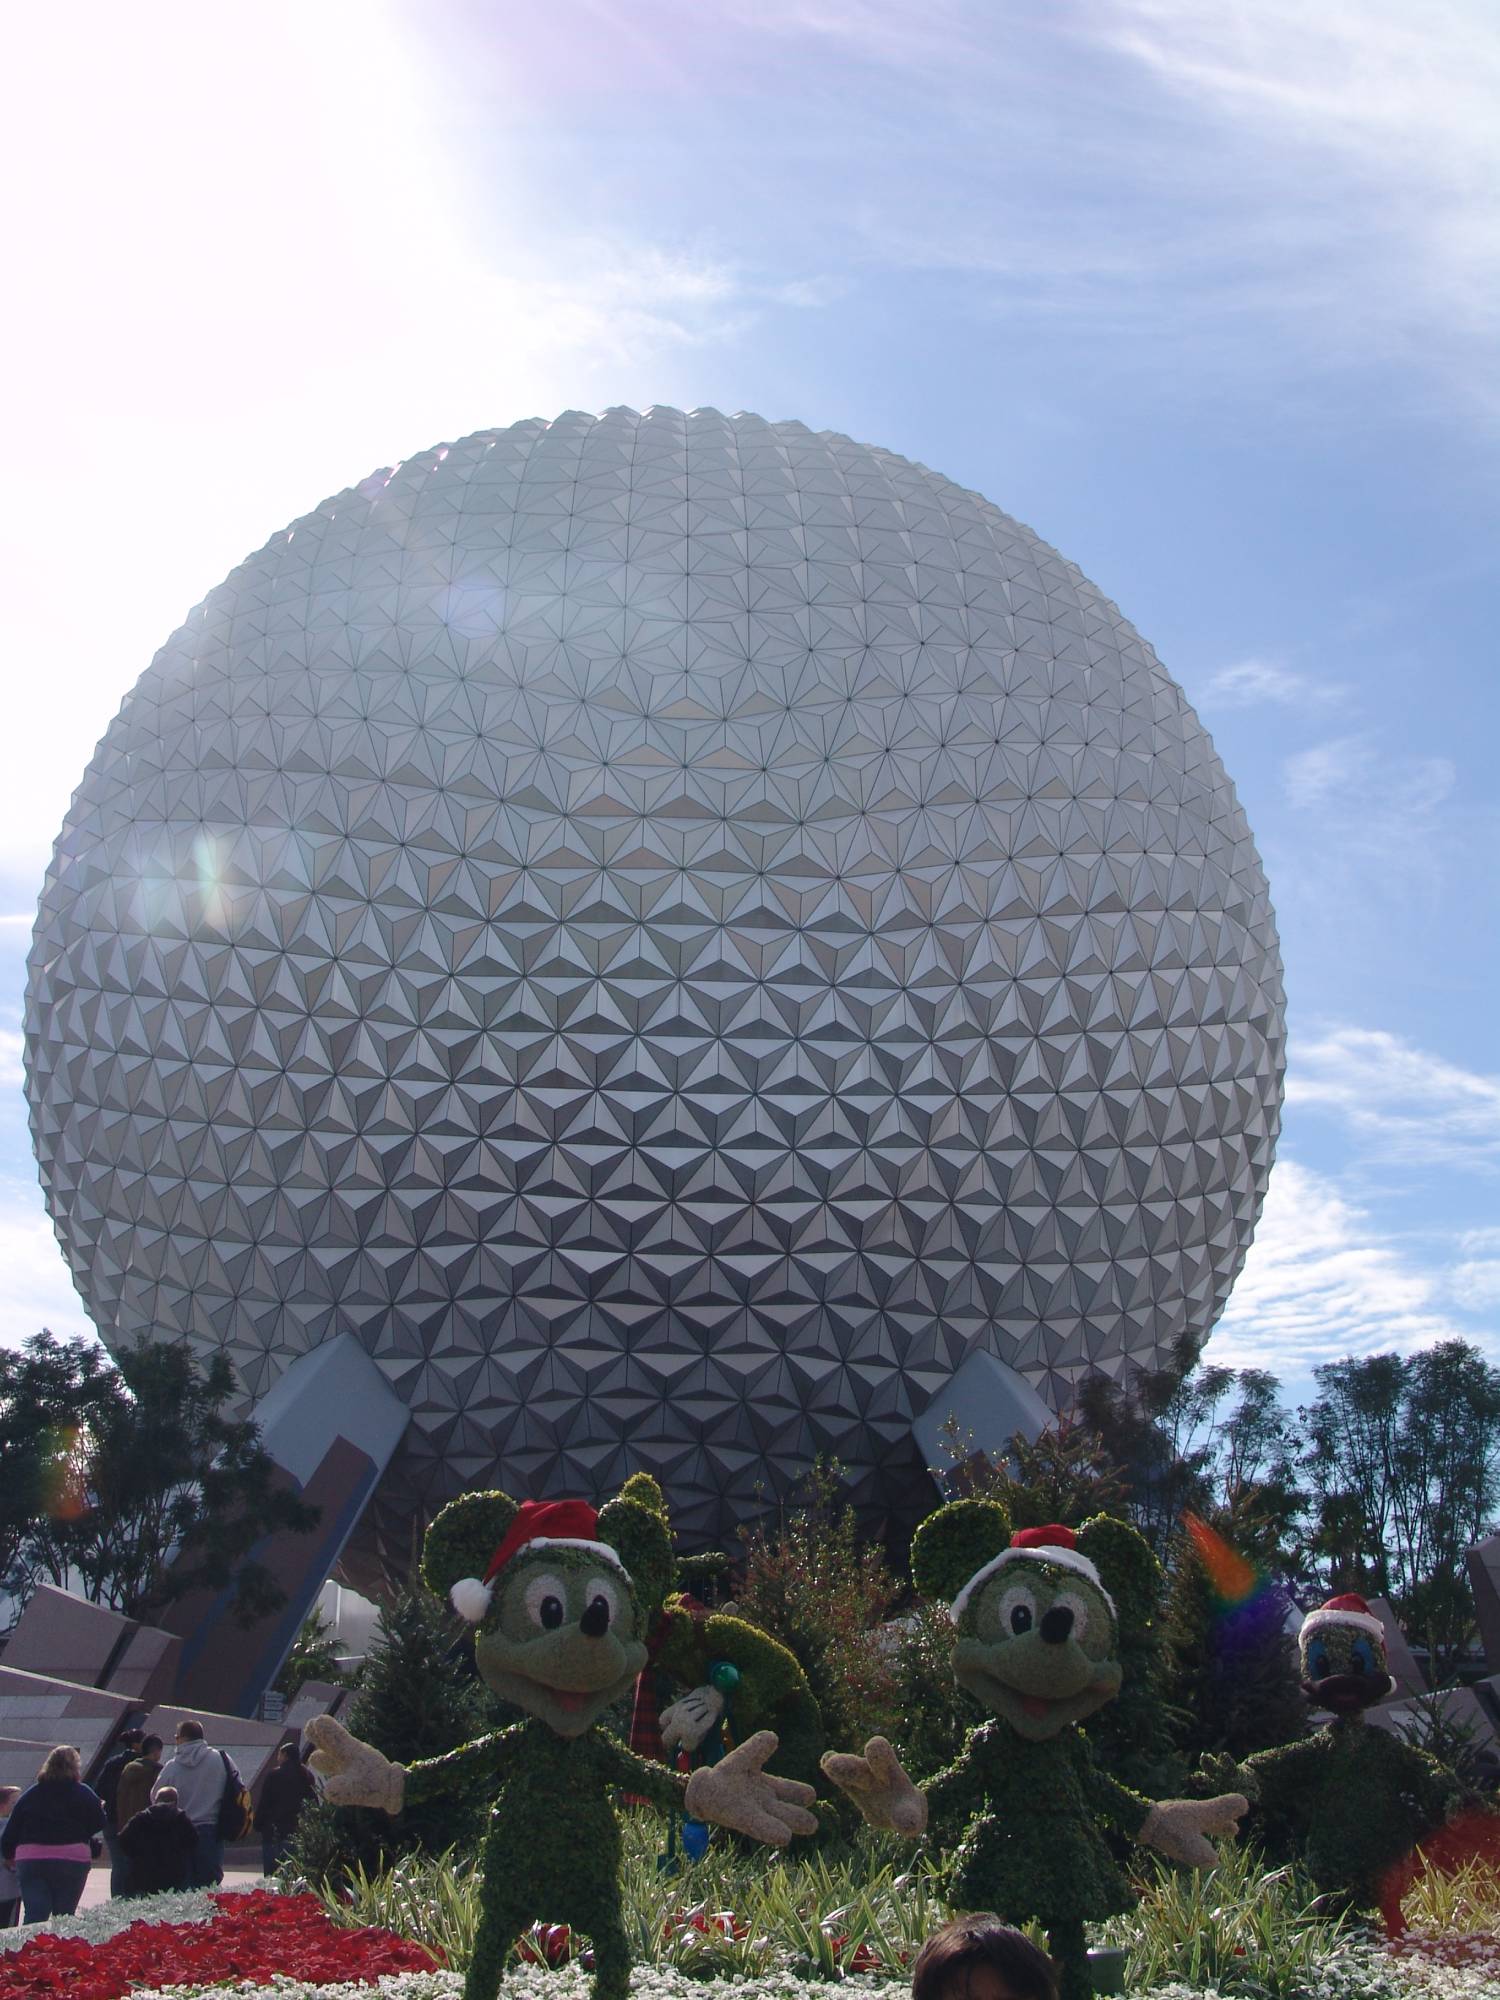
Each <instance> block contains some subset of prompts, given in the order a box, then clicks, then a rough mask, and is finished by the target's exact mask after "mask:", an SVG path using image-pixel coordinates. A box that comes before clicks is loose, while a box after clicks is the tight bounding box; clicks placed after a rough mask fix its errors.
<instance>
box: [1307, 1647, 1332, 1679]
mask: <svg viewBox="0 0 1500 2000" xmlns="http://www.w3.org/2000/svg"><path fill="white" fill-rule="evenodd" d="M1307 1671H1308V1674H1309V1676H1310V1677H1311V1678H1312V1679H1313V1680H1315V1681H1322V1680H1326V1679H1327V1678H1328V1676H1329V1674H1331V1673H1332V1671H1333V1663H1332V1662H1331V1661H1330V1659H1329V1657H1328V1648H1327V1647H1326V1646H1309V1647H1308V1649H1307Z"/></svg>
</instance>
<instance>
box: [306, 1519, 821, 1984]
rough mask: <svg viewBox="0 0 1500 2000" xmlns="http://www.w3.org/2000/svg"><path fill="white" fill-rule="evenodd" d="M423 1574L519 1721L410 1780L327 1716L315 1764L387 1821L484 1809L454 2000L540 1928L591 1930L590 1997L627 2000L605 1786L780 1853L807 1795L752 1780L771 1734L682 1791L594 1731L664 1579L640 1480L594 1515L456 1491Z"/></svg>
mask: <svg viewBox="0 0 1500 2000" xmlns="http://www.w3.org/2000/svg"><path fill="white" fill-rule="evenodd" d="M422 1570H423V1575H424V1577H425V1578H426V1580H427V1582H428V1584H429V1586H430V1587H431V1588H432V1589H433V1590H434V1591H441V1592H442V1593H443V1594H444V1595H445V1596H446V1597H448V1599H449V1600H450V1601H451V1602H452V1603H453V1605H454V1606H455V1608H456V1609H458V1610H459V1612H460V1613H461V1614H462V1616H463V1617H464V1618H465V1619H467V1621H468V1622H469V1623H470V1624H471V1625H472V1626H473V1627H474V1658H475V1663H476V1666H477V1668H478V1671H479V1674H480V1677H481V1679H482V1680H483V1682H484V1683H485V1685H486V1686H487V1687H488V1688H489V1689H490V1690H491V1692H492V1693H494V1694H495V1695H497V1696H499V1697H500V1698H502V1699H503V1700H507V1701H510V1702H514V1703H515V1704H516V1705H517V1706H518V1707H520V1708H521V1709H523V1710H524V1711H525V1714H526V1719H525V1721H523V1722H519V1723H516V1724H513V1725H512V1726H511V1727H510V1728H508V1729H502V1730H499V1731H497V1732H494V1733H492V1734H489V1735H486V1736H481V1737H478V1738H476V1739H475V1740H474V1741H471V1742H467V1743H464V1744H462V1745H460V1746H459V1747H458V1748H457V1749H454V1750H451V1751H450V1752H449V1753H448V1754H447V1755H446V1756H440V1757H435V1758H429V1759H424V1760H422V1761H420V1762H418V1763H416V1764H414V1765H412V1766H411V1767H410V1769H409V1770H408V1769H406V1768H404V1767H403V1766H402V1765H401V1764H400V1763H399V1762H396V1761H393V1760H391V1759H388V1758H386V1757H384V1756H382V1755H380V1754H379V1753H378V1752H376V1751H375V1750H373V1749H372V1748H371V1747H370V1746H369V1745H367V1744H365V1743H361V1742H360V1741H358V1740H357V1739H355V1738H354V1737H351V1736H350V1735H349V1733H348V1732H347V1731H346V1730H344V1729H342V1728H340V1726H339V1724H338V1723H336V1722H334V1721H333V1720H332V1719H331V1718H330V1717H327V1716H322V1717H318V1718H317V1719H316V1720H314V1721H313V1722H311V1723H309V1725H308V1732H307V1733H308V1735H309V1737H310V1738H311V1739H312V1740H313V1742H314V1743H315V1744H316V1745H317V1752H316V1754H315V1756H314V1758H313V1765H314V1768H315V1769H317V1770H318V1771H320V1772H321V1773H323V1774H324V1775H325V1777H326V1780H327V1793H328V1797H329V1798H330V1800H332V1801H333V1802H335V1803H340V1804H360V1805H370V1806H379V1807H381V1808H382V1809H383V1810H385V1811H386V1812H389V1813H392V1814H395V1813H399V1812H401V1811H402V1810H403V1808H416V1807H420V1806H422V1805H424V1804H434V1805H437V1806H439V1807H441V1806H442V1805H443V1804H444V1803H445V1802H446V1801H447V1800H449V1799H450V1798H452V1797H454V1796H458V1797H460V1798H463V1797H467V1796H468V1795H469V1794H470V1791H471V1790H472V1789H477V1790H479V1791H480V1792H482V1793H483V1795H484V1796H485V1798H486V1799H488V1800H489V1801H490V1802H491V1807H490V1815H489V1830H488V1833H487V1835H486V1838H485V1842H484V1850H483V1880H482V1886H481V1890H480V1921H479V1928H478V1932H477V1935H476V1938H475V1942H474V1948H473V1954H472V1957H471V1960H470V1964H469V1970H468V1973H467V1975H466V1978H465V1982H464V1992H465V1995H466V2000H494V1996H495V1994H496V1992H497V1990H498V1987H499V1984H500V1976H501V1972H502V1970H503V1967H504V1964H505V1959H506V1955H507V1953H508V1952H509V1951H510V1949H511V1947H512V1945H513V1944H514V1943H515V1941H516V1939H517V1937H518V1936H519V1935H520V1934H521V1933H522V1932H523V1931H525V1930H526V1929H527V1928H528V1927H529V1926H530V1925H531V1924H532V1923H533V1922H534V1921H536V1920H538V1919H548V1920H551V1921H562V1922H564V1923H567V1924H569V1925H571V1926H573V1927H574V1928H576V1929H578V1930H580V1931H583V1932H584V1933H586V1934H587V1936H588V1937H589V1938H590V1939H591V1940H592V1943H593V1948H594V1959H595V1978H594V1989H595V1994H596V1996H598V2000H626V1992H627V1988H628V1986H629V1979H630V1946H629V1940H628V1938H627V1936H626V1932H625V1926H624V1921H623V1917H622V1913H621V1907H620V1885H619V1871H620V1862H621V1844H620V1828H619V1823H618V1820H617V1818H616V1814H615V1807H614V1799H615V1795H616V1792H617V1790H618V1789H619V1788H621V1787H623V1788H625V1789H627V1790H629V1791H631V1792H635V1793H639V1794H641V1795H642V1796H644V1797H645V1798H647V1799H649V1800H651V1801H652V1803H654V1804H656V1805H659V1806H661V1807H662V1808H663V1809H664V1810H669V1811H674V1810H675V1811H680V1810H682V1809H684V1807H685V1808H686V1809H687V1810H689V1811H690V1812H692V1813H693V1814H694V1816H695V1817H697V1818H700V1819H706V1820H709V1821H713V1822H717V1823H719V1824H724V1825H728V1826H732V1827H735V1828H736V1829H737V1830H739V1831H741V1832H745V1833H748V1834H751V1835H753V1836H755V1837H756V1838H759V1839H763V1840H768V1841H770V1842H772V1843H773V1844H775V1845H784V1844H785V1843H786V1841H787V1840H788V1839H789V1838H790V1836H791V1835H792V1834H793V1833H798V1832H812V1831H814V1830H815V1828H816V1821H815V1820H814V1819H813V1818H812V1815H811V1814H810V1813H808V1812H807V1811H805V1810H804V1802H806V1801H810V1799H811V1796H812V1794H811V1790H810V1788H809V1787H807V1786H805V1785H800V1784H796V1783H793V1782H792V1781H791V1780H789V1779H785V1778H778V1777H772V1776H771V1775H769V1774H768V1773H767V1772H765V1771H764V1770H762V1769H761V1766H762V1765H763V1763H764V1762H765V1759H766V1758H767V1756H768V1755H770V1754H771V1753H772V1752H773V1751H774V1750H775V1748H776V1739H775V1737H774V1736H772V1735H770V1734H762V1735H760V1736H756V1737H752V1738H751V1739H750V1740H749V1741H747V1742H745V1743H743V1744H741V1745H740V1747H739V1748H738V1749H737V1750H736V1751H734V1752H733V1753H732V1754H731V1755H730V1756H728V1757H726V1758H724V1759H723V1761H722V1762H721V1763H719V1764H718V1765H716V1766H714V1767H713V1768H712V1769H704V1770H699V1771H696V1772H694V1774H693V1777H692V1779H691V1780H690V1781H688V1782H687V1783H686V1784H685V1783H684V1781H683V1780H682V1779H681V1778H679V1777H677V1776H676V1775H675V1774H674V1773H672V1772H669V1771H667V1770H664V1769H663V1767H662V1766H661V1765H660V1764H656V1763H652V1762H650V1761H648V1760H647V1759H645V1758H643V1757H637V1756H635V1755H634V1754H633V1753H632V1752H631V1751H629V1750H627V1749H626V1748H625V1746H624V1745H623V1744H622V1743H620V1742H619V1741H618V1740H617V1739H616V1738H614V1737H613V1736H611V1735H609V1734H608V1733H606V1732H605V1731H604V1730H603V1729H601V1728H600V1727H599V1726H598V1725H599V1722H600V1719H601V1717H602V1716H603V1715H604V1714H605V1713H606V1712H607V1711H608V1710H609V1708H610V1707H611V1706H612V1705H613V1704H614V1703H616V1702H617V1701H619V1700H620V1699H621V1697H622V1696H623V1695H625V1694H626V1693H627V1692H628V1690H629V1689H630V1687H631V1686H632V1684H633V1683H634V1681H635V1678H636V1675H637V1674H638V1673H639V1672H640V1670H641V1668H642V1667H643V1666H644V1665H645V1662H646V1645H645V1635H646V1633H647V1632H648V1631H650V1630H651V1628H652V1626H653V1625H654V1623H655V1621H656V1618H657V1616H658V1614H659V1612H660V1609H661V1601H662V1594H663V1592H664V1591H665V1589H666V1588H667V1585H668V1583H669V1581H670V1578H671V1574H672V1547H671V1535H670V1532H669V1530H668V1527H667V1523H666V1519H665V1516H664V1514H663V1512H661V1511H660V1510H659V1509H658V1507H657V1506H656V1504H655V1503H654V1501H653V1498H652V1494H651V1492H650V1491H649V1490H648V1489H647V1488H645V1487H643V1486H642V1485H641V1484H640V1482H636V1483H635V1484H634V1486H633V1488H632V1491H631V1493H629V1494H628V1495H627V1494H621V1495H619V1496H618V1497H616V1498H615V1499H614V1500H611V1501H609V1502H608V1503H607V1504H606V1505H605V1506H603V1507H602V1508H600V1509H599V1510H598V1512H597V1513H596V1512H595V1510H594V1509H593V1508H592V1507H591V1506H589V1505H587V1503H585V1502H583V1501H577V1500H569V1501H550V1502H549V1501H525V1502H522V1503H519V1504H518V1503H517V1502H516V1501H514V1500H512V1499H511V1498H510V1496H509V1495H508V1494H505V1493H471V1494H465V1495H464V1496H463V1497H462V1498H460V1499H458V1500H455V1501H454V1502H453V1503H452V1505H451V1506H449V1507H447V1508H445V1509H444V1510H443V1512H442V1513H441V1514H440V1515H439V1516H438V1518H437V1520H436V1521H435V1522H434V1523H433V1525H432V1527H431V1528H430V1529H429V1531H428V1535H427V1540H426V1543H425V1545H424V1548H423V1554H422Z"/></svg>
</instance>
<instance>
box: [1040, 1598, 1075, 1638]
mask: <svg viewBox="0 0 1500 2000" xmlns="http://www.w3.org/2000/svg"><path fill="white" fill-rule="evenodd" d="M1037 1629H1038V1630H1039V1631H1040V1633H1041V1635H1042V1637H1043V1638H1044V1639H1045V1640H1046V1641H1047V1644H1048V1645H1049V1646H1060V1645H1061V1644H1062V1642H1063V1640H1064V1639H1066V1638H1067V1636H1068V1634H1069V1633H1070V1632H1071V1631H1072V1629H1073V1614H1072V1612H1071V1611H1070V1610H1069V1609H1068V1607H1067V1605H1066V1604H1054V1605H1053V1607H1052V1609H1051V1610H1050V1611H1044V1612H1043V1613H1042V1622H1041V1624H1040V1626H1039V1627H1038V1628H1037Z"/></svg>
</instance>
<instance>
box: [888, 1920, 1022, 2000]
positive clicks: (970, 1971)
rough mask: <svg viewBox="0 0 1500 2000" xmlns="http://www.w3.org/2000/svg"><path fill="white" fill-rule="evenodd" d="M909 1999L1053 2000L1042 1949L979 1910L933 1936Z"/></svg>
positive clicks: (920, 1957)
mask: <svg viewBox="0 0 1500 2000" xmlns="http://www.w3.org/2000/svg"><path fill="white" fill-rule="evenodd" d="M911 1991H912V2000H1057V1968H1056V1966H1055V1965H1054V1964H1053V1963H1052V1960H1051V1959H1050V1958H1049V1957H1048V1956H1047V1954H1046V1952H1044V1951H1043V1950H1042V1949H1041V1947H1040V1945H1035V1944H1033V1943H1032V1942H1031V1939H1030V1938H1029V1937H1027V1936H1025V1934H1024V1933H1023V1932H1021V1931H1014V1930H1012V1929H1011V1928H1010V1926H1009V1925H1008V1924H1002V1923H1001V1921H1000V1919H999V1918H998V1917H996V1916H992V1915H991V1914H990V1912H989V1911H987V1910H979V1911H976V1912H974V1913H972V1914H971V1915H969V1916H964V1917H955V1918H954V1919H953V1921H952V1923H950V1924H944V1925H943V1927H942V1929H941V1930H939V1931H934V1932H933V1934H932V1936H931V1937H930V1938H929V1939H928V1940H927V1942H926V1944H924V1945H923V1947H922V1949H921V1950H920V1951H919V1952H918V1953H917V1962H916V1964H915V1965H914V1966H913V1967H912V1975H911Z"/></svg>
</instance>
